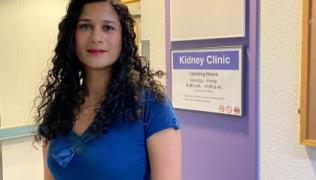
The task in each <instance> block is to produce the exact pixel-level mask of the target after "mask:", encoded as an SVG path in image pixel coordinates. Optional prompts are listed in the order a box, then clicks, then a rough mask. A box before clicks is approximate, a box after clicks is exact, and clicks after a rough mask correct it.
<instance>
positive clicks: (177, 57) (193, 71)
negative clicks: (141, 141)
mask: <svg viewBox="0 0 316 180" xmlns="http://www.w3.org/2000/svg"><path fill="white" fill-rule="evenodd" d="M171 54H172V55H171V57H172V76H171V77H172V80H171V81H172V86H171V89H172V104H173V106H174V107H175V108H178V109H186V110H195V111H204V112H213V113H219V114H227V115H235V116H242V114H243V107H242V105H243V103H242V99H243V98H242V94H243V93H242V92H243V90H242V89H243V81H242V74H243V73H242V72H243V51H242V47H241V46H236V47H234V46H232V47H216V48H215V47H213V48H202V49H185V50H173V51H172V52H171Z"/></svg>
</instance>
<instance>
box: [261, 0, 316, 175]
mask: <svg viewBox="0 0 316 180" xmlns="http://www.w3.org/2000/svg"><path fill="white" fill-rule="evenodd" d="M259 2H260V131H261V133H260V171H261V172H260V179H261V180H315V179H316V148H309V147H305V146H303V145H300V144H299V122H300V119H299V114H298V112H297V110H298V109H299V101H300V100H299V98H300V62H301V33H302V32H301V31H302V29H301V26H302V25H301V23H302V21H301V19H302V3H303V2H302V0H291V1H284V0H260V1H259Z"/></svg>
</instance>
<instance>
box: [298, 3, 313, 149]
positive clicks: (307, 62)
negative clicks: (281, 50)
mask: <svg viewBox="0 0 316 180" xmlns="http://www.w3.org/2000/svg"><path fill="white" fill-rule="evenodd" d="M303 8H304V9H303V31H302V32H303V37H302V66H301V107H300V117H301V127H300V131H301V132H300V142H301V144H304V145H309V146H314V147H316V0H304V5H303Z"/></svg>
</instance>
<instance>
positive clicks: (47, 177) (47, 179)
mask: <svg viewBox="0 0 316 180" xmlns="http://www.w3.org/2000/svg"><path fill="white" fill-rule="evenodd" d="M48 146H49V143H46V142H44V143H43V145H42V151H43V164H44V180H54V177H53V176H52V174H51V173H50V171H49V169H48V166H47V150H48Z"/></svg>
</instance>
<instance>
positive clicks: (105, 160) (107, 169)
mask: <svg viewBox="0 0 316 180" xmlns="http://www.w3.org/2000/svg"><path fill="white" fill-rule="evenodd" d="M144 105H145V106H144V114H143V116H142V117H141V118H140V119H139V120H138V121H134V122H126V121H122V120H117V121H114V123H113V126H111V128H110V129H108V130H107V132H106V133H104V134H102V133H100V134H96V133H93V132H92V131H91V128H88V129H87V130H86V131H85V132H84V133H83V134H82V135H81V136H78V135H77V134H76V133H75V132H74V131H70V132H69V134H68V135H67V136H59V137H57V138H55V139H53V140H51V141H50V145H49V148H48V153H47V164H48V168H49V169H50V171H51V173H52V175H53V176H54V177H55V179H56V180H74V179H76V180H88V179H93V180H105V179H109V180H150V179H151V178H150V167H149V159H148V153H147V147H146V139H147V138H148V137H150V136H151V135H152V134H154V133H156V132H158V131H160V130H163V129H166V128H174V129H179V128H180V127H179V123H178V120H177V119H176V115H175V113H174V111H173V108H172V106H171V104H170V102H169V101H168V100H166V101H163V102H157V101H156V100H154V98H153V97H149V98H145V103H144Z"/></svg>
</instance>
